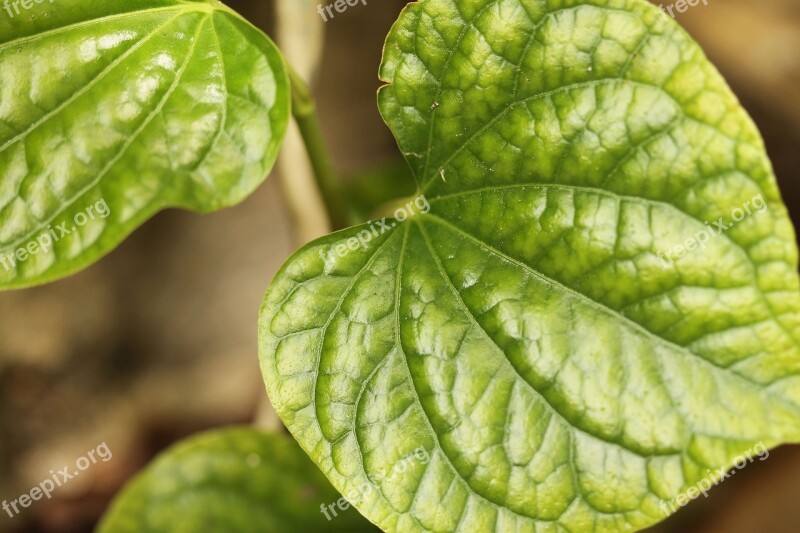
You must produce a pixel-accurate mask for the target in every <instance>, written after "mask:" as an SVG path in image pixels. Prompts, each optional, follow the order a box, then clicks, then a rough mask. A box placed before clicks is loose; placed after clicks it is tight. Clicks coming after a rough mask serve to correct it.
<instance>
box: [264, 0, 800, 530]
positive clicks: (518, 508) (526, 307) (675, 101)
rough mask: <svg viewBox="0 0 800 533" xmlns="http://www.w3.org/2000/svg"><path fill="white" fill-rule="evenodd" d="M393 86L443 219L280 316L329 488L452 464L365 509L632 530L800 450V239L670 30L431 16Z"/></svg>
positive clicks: (299, 272) (744, 125) (533, 18)
mask: <svg viewBox="0 0 800 533" xmlns="http://www.w3.org/2000/svg"><path fill="white" fill-rule="evenodd" d="M381 78H382V79H383V80H384V81H385V82H387V83H388V84H389V85H388V86H386V87H384V88H383V89H382V90H381V91H380V94H379V103H380V109H381V112H382V114H383V116H384V118H385V120H386V122H387V123H388V124H389V126H390V128H391V129H392V131H393V132H394V134H395V137H396V138H397V142H398V144H399V146H400V149H401V151H402V152H403V153H404V155H405V157H406V159H407V160H408V162H409V165H410V167H411V169H412V171H413V173H414V174H415V176H416V181H417V184H418V186H419V191H420V193H421V194H424V195H425V201H421V200H420V201H419V202H418V203H419V205H420V206H424V205H425V202H428V203H429V205H430V211H429V212H427V213H425V212H424V211H425V209H417V211H418V212H417V214H416V215H415V216H413V217H411V218H409V219H408V220H406V221H405V222H402V223H400V221H399V220H397V221H394V222H393V221H386V223H385V224H386V225H388V226H390V227H391V226H392V225H393V224H395V225H396V227H394V228H393V229H390V230H389V231H385V232H384V233H382V234H380V235H379V236H378V237H375V238H372V239H371V240H370V241H369V243H368V244H367V245H366V246H365V247H361V245H360V243H356V244H355V245H353V246H352V248H353V250H351V251H344V248H346V247H347V245H348V244H349V243H350V242H352V241H348V239H350V238H353V237H357V236H359V235H361V236H362V238H363V239H364V240H365V241H366V236H367V234H368V233H369V232H370V231H371V230H369V229H368V226H361V227H356V228H352V229H349V230H345V231H343V232H339V233H335V234H333V235H330V236H328V237H325V238H322V239H320V240H318V241H315V242H313V243H311V244H309V245H308V246H306V247H305V248H303V249H302V250H300V251H299V252H298V253H296V254H295V255H294V256H293V257H292V258H291V259H290V260H289V261H288V262H287V263H286V265H284V267H283V268H282V270H281V271H280V273H279V274H278V275H277V276H276V278H275V280H274V281H273V283H272V285H271V287H270V289H269V291H268V292H267V296H266V299H265V302H264V305H263V308H262V311H261V322H260V335H261V364H262V370H263V373H264V376H265V381H266V385H267V390H268V392H269V395H270V398H271V399H272V402H273V404H274V405H275V407H276V409H277V410H278V412H279V414H280V415H281V417H282V418H283V420H284V421H285V422H286V424H287V426H288V427H289V429H290V431H291V432H292V433H293V434H294V436H295V437H296V438H297V439H298V440H299V442H300V444H301V445H302V446H303V448H304V449H305V450H307V451H308V452H309V454H310V455H311V456H312V458H314V460H315V461H316V462H317V463H318V464H319V465H320V467H321V468H322V470H323V471H324V472H326V474H327V475H328V477H329V479H330V480H331V481H332V483H333V485H334V486H335V487H337V488H338V489H339V490H341V491H344V492H347V491H348V490H350V489H351V488H352V487H354V486H358V485H359V484H361V483H363V482H364V480H365V479H366V478H367V477H368V476H370V477H377V476H381V475H382V476H384V477H386V475H387V473H388V472H389V471H392V470H393V468H394V466H395V465H397V464H401V461H405V460H406V458H408V457H409V454H410V453H411V451H412V450H414V449H416V448H417V447H419V446H422V447H424V449H425V450H426V451H427V453H428V454H429V455H430V456H431V460H430V461H429V462H421V461H418V462H412V463H411V466H409V467H407V468H405V470H404V471H403V473H402V474H401V475H399V476H395V477H393V478H392V479H391V481H390V482H384V483H381V484H380V489H381V490H380V491H379V492H378V491H376V492H374V493H372V494H371V495H370V496H369V498H365V499H364V500H363V501H361V502H359V503H358V508H359V510H361V512H363V513H364V514H365V515H366V516H367V517H368V518H370V519H371V520H373V521H374V522H375V523H377V524H378V525H380V526H381V527H382V528H383V529H385V530H387V531H404V532H407V531H442V532H444V531H464V532H473V531H537V532H546V531H581V532H589V531H595V532H599V531H612V532H617V531H628V530H633V529H639V528H643V527H646V526H648V525H650V524H653V523H655V522H658V521H659V520H661V519H663V518H664V516H665V515H664V511H663V510H662V507H661V501H662V500H670V499H672V498H674V497H676V496H678V495H685V494H688V493H689V491H688V490H687V489H688V488H689V487H691V486H692V485H694V484H695V483H697V482H698V481H699V480H701V479H702V478H704V477H706V476H707V475H708V470H709V469H711V470H716V469H718V468H721V467H730V466H731V465H732V464H733V461H734V459H735V458H736V457H737V456H739V455H740V454H743V453H745V452H747V451H748V450H751V449H752V450H754V451H755V452H756V453H759V451H760V448H758V447H757V445H758V444H759V443H761V442H763V444H764V445H765V446H767V447H772V446H775V445H777V444H779V443H782V442H798V441H800V353H799V351H798V339H800V292H798V276H797V250H796V246H795V244H794V232H793V229H792V226H791V224H790V222H789V220H788V218H787V216H786V210H785V207H784V206H783V204H782V202H781V199H780V195H779V192H778V189H777V186H776V182H775V179H774V176H773V174H772V170H771V167H770V163H769V161H768V159H767V157H766V155H765V151H764V146H763V143H762V141H761V138H760V136H759V134H758V132H757V130H756V128H755V126H754V125H753V123H752V122H751V120H750V119H749V118H748V116H747V115H746V113H745V112H744V111H743V110H742V109H741V107H740V106H739V104H738V102H737V100H736V98H735V97H734V96H733V94H732V93H731V91H730V89H729V88H728V87H727V85H726V84H725V82H724V81H723V80H722V78H721V77H720V75H719V74H718V72H717V71H716V70H715V69H714V67H713V66H712V65H711V64H710V63H709V62H708V60H707V59H706V58H705V56H704V55H703V53H702V51H701V50H700V48H699V47H698V46H697V45H696V44H695V43H694V42H693V41H692V40H691V39H690V38H689V37H688V36H687V35H686V34H685V32H683V30H681V29H680V28H679V27H678V26H677V25H676V24H675V23H674V22H672V21H671V20H668V19H667V17H665V16H663V15H662V14H660V13H659V11H658V9H656V8H655V7H653V6H651V5H649V4H647V3H646V2H644V1H641V0H583V1H569V2H567V1H556V0H551V1H544V0H540V1H536V0H524V1H523V0H474V1H468V0H423V1H421V2H418V3H413V4H410V5H409V6H408V7H407V8H406V9H405V10H404V11H403V13H402V15H401V16H400V19H399V20H398V22H397V23H396V24H395V26H394V28H393V29H392V31H391V33H390V34H389V37H388V40H387V43H386V47H385V52H384V59H383V65H382V68H381ZM745 206H747V207H746V208H745ZM745 209H747V210H749V211H750V214H749V215H746V216H744V217H740V216H739V215H740V214H743V213H744V210H745ZM737 210H738V211H737ZM401 214H402V213H401ZM731 216H734V217H739V218H741V220H739V221H738V222H736V223H735V224H733V225H731V227H729V228H728V229H727V230H726V231H725V232H723V233H721V234H716V233H715V234H714V236H711V235H710V234H709V233H706V234H705V235H706V237H705V238H704V237H700V236H699V235H700V233H701V232H708V231H711V229H710V228H712V227H714V226H715V223H716V222H718V221H720V220H721V221H722V223H723V225H725V226H728V225H730V222H731V220H730V218H731ZM720 217H722V218H720ZM400 218H403V217H402V216H401V217H400ZM706 222H708V224H706ZM365 229H367V232H366V233H361V232H362V231H364V230H365ZM380 230H381V231H383V230H384V227H383V226H381V227H380ZM696 235H697V236H698V237H697V238H696V239H695V237H694V236H696ZM687 239H695V240H694V246H693V248H694V249H692V250H689V251H687V250H686V249H683V250H681V249H678V248H676V247H677V246H684V245H686V246H691V244H687ZM698 239H704V241H703V242H702V247H701V245H700V244H699V243H698ZM343 246H344V248H343ZM660 256H661V257H660ZM405 464H408V463H407V462H406V463H405ZM718 476H719V474H715V475H714V476H713V477H714V478H716V477H718Z"/></svg>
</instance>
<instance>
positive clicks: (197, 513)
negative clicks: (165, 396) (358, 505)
mask: <svg viewBox="0 0 800 533" xmlns="http://www.w3.org/2000/svg"><path fill="white" fill-rule="evenodd" d="M339 498H340V495H339V494H338V493H337V492H336V491H335V490H334V489H333V488H332V487H331V486H330V483H328V481H327V480H326V479H325V476H323V475H322V473H321V472H320V471H319V470H318V469H317V468H316V466H314V464H313V463H312V462H311V461H310V460H309V459H308V457H307V456H306V455H305V453H303V451H302V450H301V449H300V448H299V447H298V446H297V443H295V442H294V441H293V440H292V439H291V438H290V437H288V436H285V435H279V434H271V433H264V432H261V431H258V430H255V429H252V428H228V429H223V430H216V431H211V432H208V433H205V434H202V435H199V436H195V437H192V438H190V439H187V440H186V441H183V442H181V443H179V444H177V445H175V446H173V447H172V448H170V449H169V450H167V451H166V452H164V453H163V454H161V455H160V456H159V457H158V458H157V459H156V460H155V462H153V464H152V465H150V466H148V467H147V469H146V470H145V471H144V472H142V473H141V474H139V475H138V476H137V477H136V478H134V480H133V481H132V482H130V483H129V484H128V486H127V487H126V488H125V489H124V490H123V492H122V493H120V494H119V495H118V496H117V498H116V500H114V502H113V503H112V506H111V508H110V509H109V511H108V513H107V514H106V516H105V517H104V518H103V521H102V522H101V524H100V526H99V528H98V531H99V533H126V532H130V533H142V532H147V533H161V532H163V533H182V532H186V533H189V532H191V533H195V532H198V531H214V532H224V531H230V532H238V531H331V532H337V531H341V532H343V533H359V532H368V531H376V530H375V527H374V526H373V525H372V524H370V523H369V522H368V521H367V520H366V519H365V518H364V517H363V516H361V515H360V514H358V512H357V511H356V510H355V509H347V510H345V511H341V510H340V509H339V508H338V507H336V506H334V508H335V509H336V510H337V511H338V514H337V516H335V517H331V518H332V519H331V520H328V519H326V518H325V516H324V515H323V514H322V513H320V512H319V508H320V505H324V504H331V503H335V502H337V501H338V500H339Z"/></svg>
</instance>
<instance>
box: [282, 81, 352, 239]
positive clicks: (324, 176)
mask: <svg viewBox="0 0 800 533" xmlns="http://www.w3.org/2000/svg"><path fill="white" fill-rule="evenodd" d="M288 70H289V79H290V81H291V84H292V115H293V116H294V119H295V122H297V126H298V128H299V129H300V135H301V136H302V137H303V143H305V145H306V152H307V153H308V159H309V161H310V162H311V168H313V170H314V176H315V177H316V179H317V186H318V187H319V189H320V192H321V193H322V199H323V201H324V202H325V208H326V209H327V210H328V216H329V217H330V220H331V225H332V226H333V229H335V230H336V229H342V228H345V227H347V226H349V225H350V222H351V217H350V212H349V210H348V208H347V203H346V202H345V197H344V193H343V191H342V187H341V185H340V183H339V180H338V179H337V178H336V174H335V173H334V171H333V165H331V161H330V158H329V157H328V152H327V150H326V149H325V140H324V138H323V136H322V128H321V127H320V123H319V117H318V116H317V113H316V104H315V103H314V98H313V97H312V96H311V91H310V89H309V88H308V85H307V84H306V82H304V81H303V80H302V79H301V78H300V76H299V75H298V74H297V73H296V72H295V71H294V69H293V68H292V67H291V66H290V67H288Z"/></svg>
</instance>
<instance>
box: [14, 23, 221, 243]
mask: <svg viewBox="0 0 800 533" xmlns="http://www.w3.org/2000/svg"><path fill="white" fill-rule="evenodd" d="M178 16H179V15H178ZM178 16H176V17H173V18H172V19H170V20H169V21H168V22H167V23H170V22H172V21H174V20H175V19H176V18H177V17H178ZM212 16H213V15H211V14H209V15H208V16H206V17H205V18H203V19H201V20H200V22H198V24H197V28H195V34H194V40H193V41H192V45H191V46H190V48H189V50H187V52H186V58H185V60H184V62H183V64H182V65H181V67H180V69H179V70H178V71H177V72H176V73H175V79H174V80H173V82H172V84H171V85H170V87H169V89H167V92H166V93H165V94H164V96H162V97H161V100H160V101H159V103H158V105H157V106H156V107H155V108H154V109H153V111H151V112H150V113H149V114H148V116H147V117H146V118H145V120H144V121H143V122H142V124H141V125H140V126H139V127H138V128H137V129H136V130H135V131H134V132H133V134H132V135H131V136H130V137H129V138H128V140H126V141H125V143H124V144H123V145H122V148H121V149H120V150H119V152H118V153H117V154H116V155H115V156H114V157H112V158H111V159H110V160H109V162H108V163H107V164H106V165H105V166H104V167H103V169H101V171H100V172H98V173H97V176H95V177H94V178H93V179H92V180H90V181H89V183H87V184H86V185H85V186H84V187H82V188H81V189H80V190H79V191H78V192H77V193H75V194H74V195H73V196H72V198H70V199H69V200H67V201H65V202H62V205H61V207H60V209H58V210H57V211H56V212H54V213H53V215H52V216H50V217H49V218H47V219H45V220H43V221H41V222H40V223H39V224H38V225H35V226H34V227H33V229H32V230H30V231H29V232H27V233H26V234H24V235H22V236H21V237H19V238H17V239H16V240H14V241H13V242H11V243H8V244H6V245H4V246H0V252H4V251H6V250H9V249H11V250H13V249H14V248H16V247H17V246H18V245H19V244H21V243H23V242H25V241H26V240H27V239H29V238H30V237H31V236H33V235H35V234H36V233H38V232H39V231H41V230H42V228H44V227H46V226H47V225H48V224H50V223H52V222H53V221H54V220H55V219H56V218H57V217H58V216H60V215H61V214H62V213H64V212H65V211H66V210H67V209H69V208H70V207H72V205H73V204H74V203H75V201H76V200H77V199H78V198H80V197H82V196H83V195H84V194H86V193H87V192H88V191H90V190H91V189H92V188H93V187H95V186H97V184H98V183H100V181H101V180H102V179H103V178H104V177H105V176H106V174H108V172H109V171H110V170H111V169H112V168H113V167H114V165H116V164H117V163H118V162H119V160H120V159H121V158H122V157H123V156H124V155H125V153H126V152H127V150H128V149H129V148H130V147H131V145H132V144H133V143H134V141H135V140H136V139H137V138H138V137H139V135H141V134H142V132H143V131H144V130H145V129H147V127H148V126H149V125H150V123H151V122H152V120H153V119H154V118H155V117H156V116H157V115H158V113H160V112H161V110H162V109H163V108H164V105H166V103H167V101H168V100H169V99H170V97H171V96H172V95H173V93H174V92H175V90H176V89H177V88H178V86H179V85H180V81H181V79H182V77H183V74H184V72H185V71H186V68H187V67H188V65H189V63H190V62H191V60H192V59H193V58H194V52H195V50H196V49H197V41H198V36H199V34H200V30H202V28H203V27H204V26H205V25H206V23H207V22H208V20H209V19H210V18H211V17H212ZM148 38H149V36H148ZM226 105H227V102H226Z"/></svg>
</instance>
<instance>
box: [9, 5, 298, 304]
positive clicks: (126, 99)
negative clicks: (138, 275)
mask: <svg viewBox="0 0 800 533" xmlns="http://www.w3.org/2000/svg"><path fill="white" fill-rule="evenodd" d="M24 4H25V3H24V2H22V3H20V2H13V3H11V4H8V5H7V8H8V9H10V12H9V13H6V12H5V11H0V289H6V288H14V287H24V286H28V285H34V284H37V283H42V282H45V281H50V280H53V279H56V278H59V277H62V276H65V275H67V274H70V273H72V272H74V271H76V270H78V269H80V268H82V267H85V266H86V265H88V264H90V263H91V262H93V261H95V260H97V259H98V258H99V257H101V256H102V255H104V254H105V253H107V252H108V251H110V250H111V249H113V248H114V246H116V245H117V244H118V243H119V242H120V241H121V240H122V239H123V238H124V237H125V236H127V235H128V234H129V233H130V232H131V231H133V229H135V228H136V227H137V226H139V225H140V224H141V223H142V222H144V221H145V220H147V219H148V218H149V217H150V216H152V215H153V214H154V213H155V212H157V211H159V210H161V209H164V208H166V207H182V208H187V209H191V210H195V211H200V212H205V211H211V210H215V209H219V208H221V207H224V206H229V205H232V204H235V203H237V202H239V201H241V200H243V199H244V198H245V197H246V196H247V195H248V194H250V193H251V192H252V191H253V190H254V189H255V188H256V187H257V186H258V185H259V184H260V183H261V182H262V181H263V180H264V178H265V177H266V174H267V172H268V171H269V169H270V168H271V167H272V164H273V162H274V160H275V158H276V156H277V152H278V147H279V145H280V143H281V140H282V139H283V135H284V133H285V130H286V125H287V122H288V119H289V107H290V97H289V89H288V78H287V75H286V72H285V68H284V64H283V59H282V57H281V55H280V54H279V52H278V51H277V49H276V48H275V46H274V45H273V44H272V42H271V41H270V40H269V39H268V38H267V37H266V36H265V35H264V34H262V33H261V32H260V31H258V30H256V29H255V28H253V27H252V26H250V25H249V24H248V23H247V22H245V21H244V20H243V19H242V18H240V17H239V16H238V15H236V14H235V13H233V12H232V11H231V10H229V9H228V8H226V7H225V6H223V5H222V4H220V3H219V2H217V1H216V0H208V1H180V0H143V1H138V2H131V1H129V0H105V1H103V2H87V1H85V0H58V1H57V2H44V3H32V4H31V6H32V7H30V9H27V10H26V9H25V7H24ZM16 11H19V13H17V12H16ZM9 15H11V16H9Z"/></svg>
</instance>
